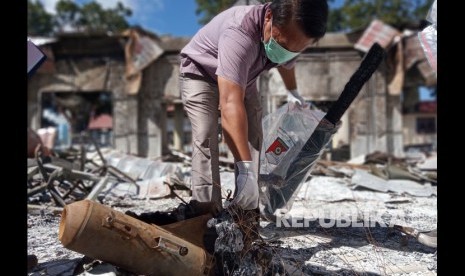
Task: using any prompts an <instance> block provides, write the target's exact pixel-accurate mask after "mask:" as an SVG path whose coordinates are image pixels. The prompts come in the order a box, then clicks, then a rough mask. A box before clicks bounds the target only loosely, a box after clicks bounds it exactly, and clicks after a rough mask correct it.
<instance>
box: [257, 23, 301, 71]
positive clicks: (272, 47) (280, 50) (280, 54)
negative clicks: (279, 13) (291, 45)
mask: <svg viewBox="0 0 465 276" xmlns="http://www.w3.org/2000/svg"><path fill="white" fill-rule="evenodd" d="M263 45H264V46H265V53H266V56H267V57H268V58H269V59H270V60H271V61H272V62H274V63H277V64H282V63H285V62H287V61H289V60H291V59H293V58H294V57H296V56H297V55H298V54H300V52H291V51H288V50H286V49H285V48H284V47H283V46H281V45H279V43H278V42H276V40H274V38H273V21H271V37H270V40H268V42H267V43H265V42H263Z"/></svg>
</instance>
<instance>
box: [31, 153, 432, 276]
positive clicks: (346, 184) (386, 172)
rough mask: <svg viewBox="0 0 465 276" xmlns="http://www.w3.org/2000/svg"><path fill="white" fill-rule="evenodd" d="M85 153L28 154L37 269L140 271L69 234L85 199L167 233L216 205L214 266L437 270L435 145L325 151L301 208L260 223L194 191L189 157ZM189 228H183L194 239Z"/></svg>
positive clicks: (279, 270) (226, 176) (288, 270)
mask: <svg viewBox="0 0 465 276" xmlns="http://www.w3.org/2000/svg"><path fill="white" fill-rule="evenodd" d="M82 154H83V152H80V151H73V152H68V153H66V154H65V153H62V154H61V155H60V156H41V155H40V152H38V155H37V156H36V157H35V158H30V159H28V260H30V262H28V270H29V275H97V274H98V273H109V274H108V275H125V276H126V275H127V276H132V275H137V274H133V272H131V271H127V270H124V269H122V268H120V267H118V266H117V265H115V264H114V263H107V262H105V261H102V260H98V259H93V258H89V257H88V256H85V255H83V254H81V253H78V252H75V251H72V250H69V249H67V248H65V247H64V246H63V245H62V244H61V243H60V241H59V239H58V230H59V225H60V220H61V215H62V211H63V207H64V206H66V205H68V204H71V203H73V202H76V201H80V200H85V199H87V200H93V201H97V202H99V203H100V204H104V205H107V206H109V207H111V208H113V209H115V210H118V211H121V212H123V213H125V214H126V215H128V216H131V217H133V218H136V219H139V220H141V221H144V222H146V223H151V224H154V225H158V226H160V227H167V228H165V229H168V230H169V231H176V230H175V228H170V226H169V225H176V223H177V222H180V221H186V220H189V219H192V218H195V217H198V216H199V215H202V214H206V213H209V214H210V215H211V219H210V220H208V223H207V225H206V227H205V233H204V234H203V241H202V243H203V248H204V250H205V251H206V252H208V254H210V255H212V256H214V258H215V266H214V269H213V271H214V274H215V275H295V274H297V275H315V274H317V275H436V273H437V257H436V247H437V201H436V197H437V166H436V161H435V160H436V159H435V158H436V156H435V155H431V156H426V155H425V156H418V155H416V156H413V157H412V158H409V156H407V157H406V158H402V159H401V158H395V157H392V156H388V155H386V154H383V153H374V154H372V155H367V156H365V157H364V158H358V160H357V159H354V160H351V161H349V162H344V163H343V162H335V161H327V160H319V161H318V162H317V164H316V166H315V167H314V169H313V171H312V176H311V177H310V178H309V179H307V181H306V182H305V183H304V185H302V188H301V189H300V190H299V192H298V193H297V196H296V199H295V202H294V205H293V208H292V209H291V210H290V211H287V212H283V213H278V214H277V217H276V221H266V220H263V219H262V220H260V221H258V220H257V213H255V215H250V214H251V213H249V215H247V214H244V213H242V212H241V211H240V210H232V209H231V208H226V209H221V208H218V206H216V207H212V206H206V205H202V204H199V203H196V202H193V201H190V200H189V198H190V193H189V187H190V173H189V161H190V160H189V158H188V157H187V156H183V155H182V154H178V155H173V156H171V158H170V159H171V160H174V162H171V161H166V160H150V159H147V158H139V157H136V156H131V155H127V154H122V153H119V152H116V151H113V150H110V149H98V150H96V151H87V152H85V158H84V157H83V155H82ZM221 179H222V185H223V189H224V190H225V191H227V190H230V191H231V190H233V189H234V182H233V181H234V172H231V171H230V170H229V169H224V170H222V171H221ZM225 194H227V193H225ZM193 206H194V208H193ZM199 210H200V211H199ZM331 222H335V223H333V224H331ZM356 223H358V225H356ZM192 229H193V228H192V227H187V228H186V229H184V230H180V231H179V232H176V233H177V234H179V235H185V236H183V237H189V234H188V233H189V231H191V232H192V231H193V230H192ZM194 232H197V231H194ZM412 273H413V274H412Z"/></svg>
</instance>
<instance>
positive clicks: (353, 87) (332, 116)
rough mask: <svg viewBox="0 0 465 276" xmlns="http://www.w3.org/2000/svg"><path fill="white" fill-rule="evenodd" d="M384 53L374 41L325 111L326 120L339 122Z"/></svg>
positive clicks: (379, 62) (381, 59)
mask: <svg viewBox="0 0 465 276" xmlns="http://www.w3.org/2000/svg"><path fill="white" fill-rule="evenodd" d="M385 55H386V51H385V50H384V49H383V47H381V46H380V45H379V44H378V43H376V42H375V43H374V44H373V46H371V48H370V50H369V51H368V53H367V54H366V55H365V57H364V58H363V60H362V62H361V64H360V66H359V68H358V69H357V71H355V73H354V74H352V76H351V77H350V79H349V81H348V82H347V83H346V85H345V86H344V90H342V93H341V95H340V96H339V98H338V99H337V101H336V102H334V103H333V104H332V105H331V108H330V109H329V110H328V112H327V113H326V115H325V118H326V120H328V121H330V122H331V123H333V124H336V123H337V122H339V120H340V119H341V117H342V115H344V113H345V112H346V110H347V109H348V108H349V106H350V104H351V103H352V101H353V100H354V99H355V97H357V95H358V93H359V92H360V90H361V89H362V87H363V85H364V84H365V82H366V81H367V80H369V79H370V77H371V75H372V74H373V73H374V72H375V71H376V69H377V68H378V66H379V65H380V64H381V61H383V59H384V56H385Z"/></svg>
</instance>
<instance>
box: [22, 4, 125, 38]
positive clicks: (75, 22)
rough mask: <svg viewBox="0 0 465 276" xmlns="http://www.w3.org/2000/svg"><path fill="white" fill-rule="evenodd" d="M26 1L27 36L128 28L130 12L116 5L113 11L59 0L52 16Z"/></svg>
mask: <svg viewBox="0 0 465 276" xmlns="http://www.w3.org/2000/svg"><path fill="white" fill-rule="evenodd" d="M33 1H34V0H28V34H29V35H51V34H53V33H57V32H63V31H66V30H75V31H80V32H119V31H122V30H124V29H126V28H128V27H129V23H128V21H127V20H126V18H127V17H129V16H131V15H132V10H131V9H129V8H127V7H125V6H124V5H123V4H122V3H121V2H118V3H117V5H116V7H115V8H110V9H104V8H103V7H102V6H101V5H100V4H99V3H97V2H95V1H92V2H88V3H85V4H83V5H81V6H80V5H78V4H77V3H76V2H75V1H73V0H59V1H58V2H57V3H56V5H55V12H56V14H55V16H52V15H51V14H49V13H47V12H46V11H45V10H44V8H43V6H42V4H41V3H40V2H38V1H35V2H33Z"/></svg>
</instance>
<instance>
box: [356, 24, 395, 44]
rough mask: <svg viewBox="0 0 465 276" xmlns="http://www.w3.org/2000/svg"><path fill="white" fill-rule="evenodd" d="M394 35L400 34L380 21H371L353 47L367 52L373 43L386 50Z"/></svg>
mask: <svg viewBox="0 0 465 276" xmlns="http://www.w3.org/2000/svg"><path fill="white" fill-rule="evenodd" d="M396 35H400V32H399V31H397V30H396V29H394V28H393V27H391V26H389V25H387V24H384V23H383V22H382V21H380V20H373V21H371V23H370V26H368V28H367V29H366V30H365V32H363V35H362V37H361V38H360V39H359V40H358V41H357V43H355V46H354V47H355V49H358V50H360V51H363V52H368V50H369V49H370V47H371V46H372V45H373V43H375V42H378V43H379V45H381V46H382V47H384V48H386V47H387V46H388V45H389V44H391V41H392V39H393V38H394V37H395V36H396Z"/></svg>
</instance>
